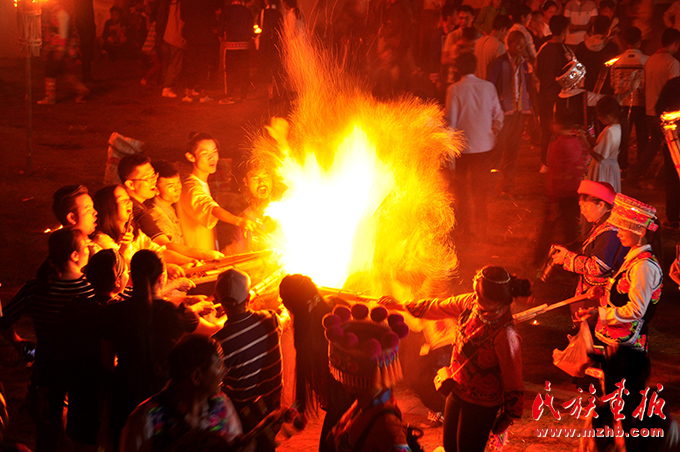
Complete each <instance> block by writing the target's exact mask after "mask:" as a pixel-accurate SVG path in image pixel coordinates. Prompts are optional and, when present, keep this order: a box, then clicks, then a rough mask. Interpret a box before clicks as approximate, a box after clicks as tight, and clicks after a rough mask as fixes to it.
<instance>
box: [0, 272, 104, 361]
mask: <svg viewBox="0 0 680 452" xmlns="http://www.w3.org/2000/svg"><path fill="white" fill-rule="evenodd" d="M78 296H80V297H83V298H91V297H93V296H94V289H92V286H90V283H89V282H88V281H87V280H86V279H85V277H84V276H81V277H80V278H78V279H73V280H64V281H53V282H51V283H50V284H49V286H47V287H46V288H41V287H40V284H39V283H38V281H37V280H36V279H32V280H30V281H29V282H27V283H26V284H24V286H23V287H22V288H21V289H20V290H19V292H18V293H17V294H16V295H15V296H14V297H13V298H12V299H11V300H10V302H9V304H8V305H7V307H6V308H5V309H4V316H3V318H2V328H9V327H10V326H11V325H13V324H14V323H15V322H16V321H17V320H19V318H20V317H21V316H22V315H24V314H25V313H26V312H27V311H28V313H29V315H30V316H31V317H32V318H33V324H34V328H35V336H36V342H37V344H38V345H37V348H36V360H44V359H47V360H53V359H59V358H60V355H61V353H60V350H59V345H58V344H60V340H59V339H60V337H61V334H62V332H61V331H60V329H61V317H60V316H61V311H62V310H63V309H64V307H66V306H67V305H68V304H69V303H71V301H73V299H74V298H75V297H78Z"/></svg>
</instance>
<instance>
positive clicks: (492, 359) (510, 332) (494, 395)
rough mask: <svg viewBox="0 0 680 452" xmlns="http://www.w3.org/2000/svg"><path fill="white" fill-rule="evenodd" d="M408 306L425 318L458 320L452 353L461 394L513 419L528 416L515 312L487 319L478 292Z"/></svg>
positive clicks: (412, 303) (458, 392)
mask: <svg viewBox="0 0 680 452" xmlns="http://www.w3.org/2000/svg"><path fill="white" fill-rule="evenodd" d="M406 307H407V309H408V311H409V312H410V313H411V314H412V315H413V316H415V317H419V318H423V319H430V320H436V319H442V318H451V317H453V318H458V330H457V334H456V339H455V340H454V342H453V352H452V354H451V371H452V373H453V380H454V382H455V384H454V386H453V391H454V392H455V393H456V395H458V396H459V397H460V398H461V399H463V400H465V401H467V402H470V403H474V404H477V405H481V406H488V407H492V406H503V411H504V413H505V414H507V415H508V416H510V417H514V418H520V417H521V416H522V406H523V403H524V383H523V382H522V353H521V345H520V344H521V339H520V336H519V333H518V332H517V330H516V329H515V325H514V324H513V323H512V314H511V313H510V310H507V311H506V312H505V313H504V314H503V315H502V316H501V317H500V318H498V319H494V320H492V321H490V320H487V319H485V318H484V316H483V315H482V313H481V312H480V311H479V305H478V304H477V294H475V293H468V294H464V295H458V296H455V297H450V298H447V299H445V300H439V299H432V300H421V301H414V302H409V303H407V304H406Z"/></svg>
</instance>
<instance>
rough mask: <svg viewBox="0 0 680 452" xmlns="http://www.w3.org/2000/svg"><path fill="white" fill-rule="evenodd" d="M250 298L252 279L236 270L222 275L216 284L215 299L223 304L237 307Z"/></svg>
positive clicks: (230, 270)
mask: <svg viewBox="0 0 680 452" xmlns="http://www.w3.org/2000/svg"><path fill="white" fill-rule="evenodd" d="M249 297H250V277H249V276H248V275H246V274H245V273H243V272H241V271H238V270H236V269H234V268H230V269H229V270H227V271H225V272H222V273H220V275H219V276H218V277H217V284H215V299H216V300H217V301H219V302H220V303H222V304H230V305H237V304H241V303H243V302H244V301H246V300H248V298H249Z"/></svg>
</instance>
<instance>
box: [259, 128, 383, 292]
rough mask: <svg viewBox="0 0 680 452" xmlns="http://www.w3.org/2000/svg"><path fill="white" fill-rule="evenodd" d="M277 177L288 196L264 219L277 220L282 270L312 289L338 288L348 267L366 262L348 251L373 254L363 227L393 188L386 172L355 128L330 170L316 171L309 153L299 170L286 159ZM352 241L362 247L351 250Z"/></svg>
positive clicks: (368, 229)
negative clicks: (313, 284)
mask: <svg viewBox="0 0 680 452" xmlns="http://www.w3.org/2000/svg"><path fill="white" fill-rule="evenodd" d="M280 173H281V175H282V177H283V179H284V182H285V183H286V185H287V186H288V191H287V192H286V196H285V197H284V199H283V200H281V201H279V202H275V203H272V204H271V205H270V206H269V208H268V209H267V214H268V215H269V216H271V217H272V218H274V219H276V220H278V222H279V223H280V225H281V229H282V231H283V233H284V235H285V237H286V244H285V246H286V250H285V252H284V258H283V260H284V266H285V267H286V270H287V271H288V272H289V273H303V274H306V275H309V276H310V277H311V278H312V279H313V280H314V281H315V282H317V283H318V284H322V285H326V286H333V287H336V286H337V287H342V285H343V284H344V282H345V280H346V278H347V276H348V275H349V274H350V273H351V272H353V271H355V270H357V268H351V267H357V266H358V267H361V266H363V264H368V263H369V261H370V259H371V258H372V253H370V254H369V255H367V256H365V257H364V258H362V257H361V256H356V255H355V256H354V257H355V259H352V258H353V250H356V252H355V253H354V254H356V253H357V252H360V251H361V250H372V249H373V248H374V245H375V243H374V240H375V234H372V233H371V231H372V230H374V228H372V227H370V226H368V225H369V224H370V223H371V221H370V218H371V216H372V215H373V214H374V213H375V211H376V210H377V209H378V207H379V206H380V204H381V203H382V201H383V200H384V199H385V197H386V196H387V195H388V194H389V192H390V191H391V190H392V188H393V184H394V178H393V176H392V174H391V172H390V170H389V168H388V167H387V166H386V165H385V164H384V163H383V162H381V161H380V160H379V159H378V157H377V155H376V151H375V146H373V145H371V143H370V141H369V139H368V137H367V136H366V133H365V132H363V131H362V130H361V129H360V128H359V127H355V128H354V130H353V131H352V132H351V133H350V134H349V135H348V136H347V137H346V138H345V139H344V140H343V142H342V143H340V145H339V146H338V152H337V154H336V160H335V161H334V162H333V164H332V165H331V167H330V168H328V169H324V168H322V167H321V165H320V164H319V163H318V162H317V159H316V157H315V155H314V154H311V153H310V154H307V155H306V156H305V159H304V162H303V163H302V164H299V163H298V162H297V161H295V160H294V159H292V158H287V159H286V160H284V162H283V165H282V168H281V169H280ZM300 219H305V221H303V222H301V221H300ZM357 241H361V242H362V243H363V246H361V247H355V245H356V242H357ZM367 241H368V242H372V243H366V242H367ZM350 263H351V264H352V265H351V266H350Z"/></svg>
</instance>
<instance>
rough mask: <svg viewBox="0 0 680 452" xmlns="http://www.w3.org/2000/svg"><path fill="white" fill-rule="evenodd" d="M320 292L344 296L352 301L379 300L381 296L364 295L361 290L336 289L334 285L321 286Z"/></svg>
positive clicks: (339, 296)
mask: <svg viewBox="0 0 680 452" xmlns="http://www.w3.org/2000/svg"><path fill="white" fill-rule="evenodd" d="M319 293H320V294H321V295H330V296H333V297H338V298H342V299H343V300H345V301H351V302H364V303H369V302H371V301H378V300H379V299H380V297H372V296H370V295H364V294H363V293H361V292H354V291H351V290H345V289H334V288H332V287H323V286H321V287H319Z"/></svg>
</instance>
